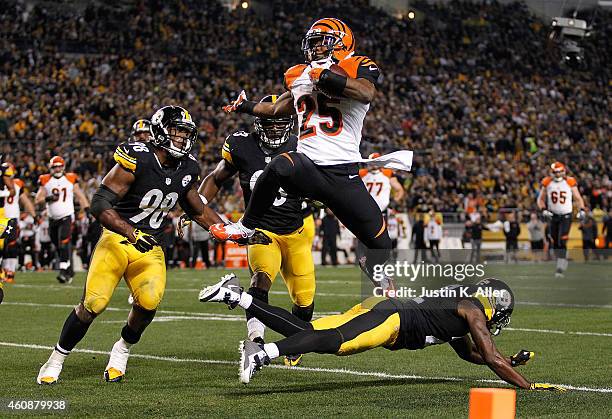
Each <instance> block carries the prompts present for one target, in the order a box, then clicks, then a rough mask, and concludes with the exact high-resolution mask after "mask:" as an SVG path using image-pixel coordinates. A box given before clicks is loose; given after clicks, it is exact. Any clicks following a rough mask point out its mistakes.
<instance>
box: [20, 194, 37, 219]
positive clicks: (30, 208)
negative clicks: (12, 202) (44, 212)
mask: <svg viewBox="0 0 612 419" xmlns="http://www.w3.org/2000/svg"><path fill="white" fill-rule="evenodd" d="M19 203H20V204H21V205H22V206H23V208H24V209H25V212H27V213H28V214H30V215H31V216H32V217H36V208H35V207H34V204H33V203H32V200H31V199H30V197H29V196H28V195H27V194H25V193H22V194H20V195H19Z"/></svg>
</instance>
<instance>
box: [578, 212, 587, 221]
mask: <svg viewBox="0 0 612 419" xmlns="http://www.w3.org/2000/svg"><path fill="white" fill-rule="evenodd" d="M585 216H586V211H585V210H583V209H581V210H580V211H578V214H576V219H578V220H582V219H584V217H585Z"/></svg>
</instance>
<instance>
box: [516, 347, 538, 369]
mask: <svg viewBox="0 0 612 419" xmlns="http://www.w3.org/2000/svg"><path fill="white" fill-rule="evenodd" d="M534 356H535V352H531V351H528V350H526V349H521V350H520V351H518V352H517V353H516V354H514V355H512V356H511V357H510V364H511V365H512V367H518V366H519V365H525V364H526V363H528V362H529V361H530V360H531V358H533V357H534Z"/></svg>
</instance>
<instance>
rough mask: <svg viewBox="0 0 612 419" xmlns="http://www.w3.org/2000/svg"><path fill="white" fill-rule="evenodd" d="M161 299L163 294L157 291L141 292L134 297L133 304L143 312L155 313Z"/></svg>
mask: <svg viewBox="0 0 612 419" xmlns="http://www.w3.org/2000/svg"><path fill="white" fill-rule="evenodd" d="M162 297H163V293H162V292H158V291H148V292H141V293H138V295H135V296H134V300H135V301H134V304H136V305H137V306H138V307H140V308H142V309H143V310H148V311H155V310H157V307H159V304H160V303H161V300H162Z"/></svg>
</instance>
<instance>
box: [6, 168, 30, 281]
mask: <svg viewBox="0 0 612 419" xmlns="http://www.w3.org/2000/svg"><path fill="white" fill-rule="evenodd" d="M8 164H9V165H10V163H8ZM11 168H12V165H11ZM12 171H13V172H15V169H14V168H12ZM13 185H14V187H15V195H13V196H9V197H7V198H6V200H5V202H4V216H5V217H7V218H11V219H14V220H15V222H17V221H18V220H19V216H20V214H21V210H20V204H21V205H22V206H23V208H24V209H25V211H26V212H27V213H28V214H29V215H31V216H32V217H33V218H35V217H36V211H35V209H34V204H33V203H32V201H31V200H30V198H29V197H28V195H27V193H24V189H23V187H24V183H23V181H22V180H21V179H18V178H13ZM17 239H18V237H17V238H15V239H14V240H11V241H7V242H5V243H4V260H3V261H2V268H3V269H4V272H5V275H6V278H5V281H6V282H14V280H15V270H16V268H17V257H18V256H19V246H18V244H17Z"/></svg>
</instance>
